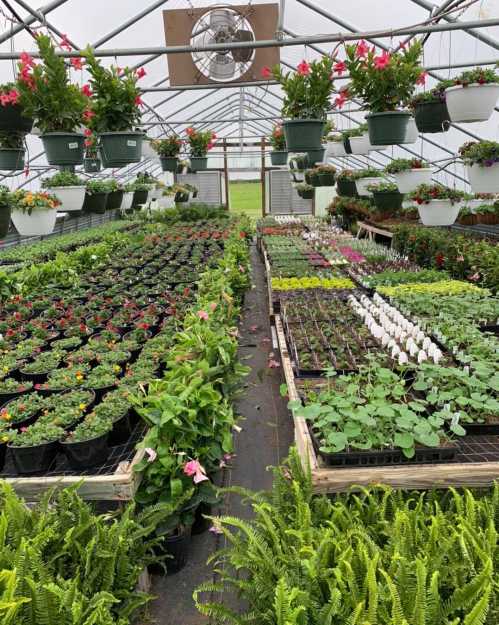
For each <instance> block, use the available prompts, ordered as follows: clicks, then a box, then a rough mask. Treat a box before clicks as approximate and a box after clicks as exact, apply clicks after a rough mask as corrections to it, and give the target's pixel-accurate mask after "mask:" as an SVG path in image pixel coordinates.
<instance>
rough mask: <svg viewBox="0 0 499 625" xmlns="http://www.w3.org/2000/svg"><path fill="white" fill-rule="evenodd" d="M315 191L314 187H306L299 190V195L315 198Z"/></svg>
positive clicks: (305, 198)
mask: <svg viewBox="0 0 499 625" xmlns="http://www.w3.org/2000/svg"><path fill="white" fill-rule="evenodd" d="M314 193H315V192H314V189H305V190H302V191H300V192H299V196H300V197H301V198H303V199H304V200H313V199H314Z"/></svg>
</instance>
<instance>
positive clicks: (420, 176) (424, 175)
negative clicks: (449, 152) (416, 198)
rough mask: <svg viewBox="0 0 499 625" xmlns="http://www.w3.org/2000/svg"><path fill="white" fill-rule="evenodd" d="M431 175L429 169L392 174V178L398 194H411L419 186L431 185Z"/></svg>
mask: <svg viewBox="0 0 499 625" xmlns="http://www.w3.org/2000/svg"><path fill="white" fill-rule="evenodd" d="M432 174H433V170H432V169H431V168H424V169H423V168H421V169H409V170H408V171H399V172H398V173H396V174H393V178H394V182H395V184H396V185H397V187H398V189H399V191H400V193H411V191H414V189H416V188H417V187H419V185H420V184H429V185H431V184H432V181H431V176H432Z"/></svg>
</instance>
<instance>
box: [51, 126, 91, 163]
mask: <svg viewBox="0 0 499 625" xmlns="http://www.w3.org/2000/svg"><path fill="white" fill-rule="evenodd" d="M40 139H41V140H42V142H43V148H44V150H45V155H46V157H47V161H48V163H49V165H81V164H82V163H83V153H84V150H85V146H84V141H85V137H84V136H83V135H82V134H79V133H76V132H48V133H46V134H44V135H40Z"/></svg>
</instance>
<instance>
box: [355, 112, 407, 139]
mask: <svg viewBox="0 0 499 625" xmlns="http://www.w3.org/2000/svg"><path fill="white" fill-rule="evenodd" d="M366 119H367V125H368V128H369V142H370V143H371V144H372V145H395V144H398V143H406V136H407V127H408V125H409V120H410V119H411V114H410V113H409V111H388V112H385V113H369V114H368V115H366Z"/></svg>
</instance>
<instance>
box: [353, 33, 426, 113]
mask: <svg viewBox="0 0 499 625" xmlns="http://www.w3.org/2000/svg"><path fill="white" fill-rule="evenodd" d="M345 50H346V59H345V65H346V68H347V69H348V71H349V73H350V81H351V82H350V84H349V86H348V93H349V94H350V95H351V96H356V97H359V98H360V99H362V100H363V102H364V105H365V107H366V108H368V109H369V110H370V111H371V112H372V113H383V112H388V111H395V110H397V109H398V108H399V107H403V106H407V105H408V104H409V102H410V100H411V97H412V95H413V93H414V91H415V89H416V85H417V84H424V81H425V77H426V74H425V72H424V70H423V68H422V67H421V65H420V58H421V53H422V45H421V43H420V42H419V41H415V42H414V43H412V44H411V45H410V46H408V47H403V48H401V49H399V50H398V51H396V52H388V51H386V50H384V51H381V52H379V51H378V50H376V48H375V47H374V46H373V47H372V48H369V47H368V46H367V44H366V43H365V42H363V41H361V42H359V43H357V44H352V45H347V46H345Z"/></svg>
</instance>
